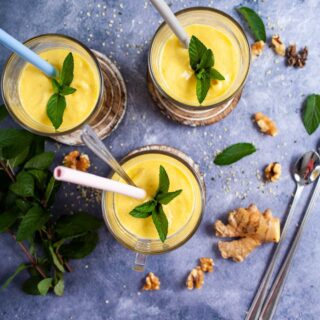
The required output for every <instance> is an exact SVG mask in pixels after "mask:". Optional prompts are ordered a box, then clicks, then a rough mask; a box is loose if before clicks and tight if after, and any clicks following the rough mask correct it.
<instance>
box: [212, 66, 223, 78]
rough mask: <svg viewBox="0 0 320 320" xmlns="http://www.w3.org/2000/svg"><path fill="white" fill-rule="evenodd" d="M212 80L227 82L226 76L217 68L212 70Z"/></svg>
mask: <svg viewBox="0 0 320 320" xmlns="http://www.w3.org/2000/svg"><path fill="white" fill-rule="evenodd" d="M210 78H211V80H225V78H224V76H223V75H222V74H221V73H220V72H219V71H218V70H216V69H215V68H211V70H210Z"/></svg>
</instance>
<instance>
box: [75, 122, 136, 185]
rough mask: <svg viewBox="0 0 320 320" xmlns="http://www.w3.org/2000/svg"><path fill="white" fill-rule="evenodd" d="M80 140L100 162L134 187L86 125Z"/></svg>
mask: <svg viewBox="0 0 320 320" xmlns="http://www.w3.org/2000/svg"><path fill="white" fill-rule="evenodd" d="M81 139H82V141H83V142H84V143H85V144H86V145H87V147H88V148H89V149H90V150H91V151H92V152H94V153H95V154H96V155H97V156H98V157H99V158H100V159H101V160H103V161H104V162H106V163H107V164H108V165H109V166H110V167H111V168H112V169H113V170H114V171H115V172H116V173H117V174H118V175H119V176H120V177H121V178H122V179H123V180H124V181H126V182H127V183H128V184H130V185H132V186H135V187H136V185H135V184H134V182H133V181H132V180H131V178H130V177H129V176H128V175H127V174H126V172H125V171H124V170H123V168H122V167H121V165H120V164H119V162H118V161H117V160H116V159H115V158H114V157H113V155H112V154H111V152H110V151H109V150H108V148H107V147H106V146H105V145H104V144H103V143H102V141H101V140H100V138H99V137H98V136H97V134H96V133H95V132H94V131H93V130H92V128H91V127H90V126H89V125H87V124H86V125H84V126H83V128H82V133H81Z"/></svg>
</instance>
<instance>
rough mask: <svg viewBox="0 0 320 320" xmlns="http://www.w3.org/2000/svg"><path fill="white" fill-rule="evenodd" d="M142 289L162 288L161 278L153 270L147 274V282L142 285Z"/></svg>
mask: <svg viewBox="0 0 320 320" xmlns="http://www.w3.org/2000/svg"><path fill="white" fill-rule="evenodd" d="M142 290H145V291H152V290H160V280H159V278H158V277H157V276H155V275H154V273H153V272H149V273H148V275H147V276H146V283H145V285H144V286H143V287H142Z"/></svg>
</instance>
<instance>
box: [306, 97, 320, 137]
mask: <svg viewBox="0 0 320 320" xmlns="http://www.w3.org/2000/svg"><path fill="white" fill-rule="evenodd" d="M302 118H303V124H304V127H305V128H306V130H307V132H308V133H309V134H310V135H311V134H313V133H314V132H315V131H316V130H317V129H318V127H319V124H320V95H317V94H312V95H310V96H308V98H307V101H306V104H305V107H304V110H303V116H302Z"/></svg>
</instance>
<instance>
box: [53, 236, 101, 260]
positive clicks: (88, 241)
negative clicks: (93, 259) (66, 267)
mask: <svg viewBox="0 0 320 320" xmlns="http://www.w3.org/2000/svg"><path fill="white" fill-rule="evenodd" d="M98 241H99V237H98V234H97V233H96V232H90V233H88V234H86V235H84V236H82V237H79V238H76V239H73V240H72V241H71V242H70V243H68V244H64V245H62V246H61V247H60V249H59V252H60V254H61V255H62V256H63V257H64V258H65V259H82V258H84V257H86V256H88V255H89V254H90V253H91V252H92V251H93V250H94V249H95V247H96V246H97V244H98Z"/></svg>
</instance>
